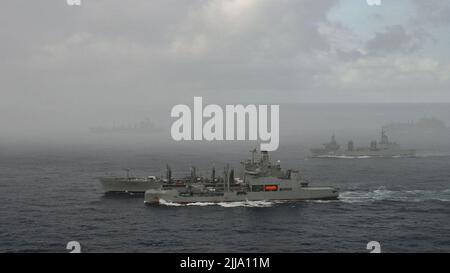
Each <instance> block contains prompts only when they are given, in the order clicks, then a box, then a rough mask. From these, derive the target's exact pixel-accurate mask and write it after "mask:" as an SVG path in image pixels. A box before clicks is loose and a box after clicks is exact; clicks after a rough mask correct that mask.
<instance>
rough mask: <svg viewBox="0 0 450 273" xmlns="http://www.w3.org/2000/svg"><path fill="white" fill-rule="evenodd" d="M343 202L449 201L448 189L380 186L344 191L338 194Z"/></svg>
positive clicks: (449, 193) (449, 190) (449, 192)
mask: <svg viewBox="0 0 450 273" xmlns="http://www.w3.org/2000/svg"><path fill="white" fill-rule="evenodd" d="M339 200H341V201H342V202H344V203H367V202H375V201H397V202H424V201H441V202H450V189H445V190H388V189H386V188H384V187H381V188H379V189H377V190H374V191H346V192H342V193H341V194H340V195H339Z"/></svg>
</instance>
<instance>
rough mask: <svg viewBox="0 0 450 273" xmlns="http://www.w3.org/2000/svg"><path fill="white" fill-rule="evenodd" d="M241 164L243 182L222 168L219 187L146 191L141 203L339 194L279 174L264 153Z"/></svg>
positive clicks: (283, 172)
mask: <svg viewBox="0 0 450 273" xmlns="http://www.w3.org/2000/svg"><path fill="white" fill-rule="evenodd" d="M255 153H256V150H253V151H252V159H249V160H247V161H244V162H241V164H242V165H243V167H244V178H243V179H235V177H234V170H233V169H231V171H230V170H229V168H228V167H227V168H225V170H224V176H223V177H226V178H227V179H223V180H222V181H221V183H216V184H215V185H206V184H203V183H200V184H197V185H194V184H190V185H186V187H185V188H184V189H182V190H180V189H163V188H161V189H150V190H147V191H146V192H145V203H148V204H158V203H162V202H163V201H165V202H171V203H179V204H187V203H198V202H207V203H221V202H240V201H299V200H331V199H337V198H338V196H339V194H338V190H337V189H336V188H332V187H310V186H309V183H308V181H306V180H305V179H304V178H303V177H302V176H301V174H300V172H299V171H294V170H282V169H281V166H280V164H279V163H277V164H273V163H272V162H271V161H270V159H269V154H268V152H266V151H261V155H260V158H259V159H258V160H255Z"/></svg>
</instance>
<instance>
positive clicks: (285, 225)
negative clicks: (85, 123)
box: [0, 150, 450, 252]
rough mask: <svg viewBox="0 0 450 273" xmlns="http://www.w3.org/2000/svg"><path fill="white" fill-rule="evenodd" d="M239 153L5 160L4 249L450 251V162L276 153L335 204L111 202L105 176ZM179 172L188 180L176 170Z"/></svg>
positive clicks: (184, 166)
mask: <svg viewBox="0 0 450 273" xmlns="http://www.w3.org/2000/svg"><path fill="white" fill-rule="evenodd" d="M245 152H246V151H243V152H242V153H232V152H226V153H225V152H224V153H220V152H219V153H218V152H203V153H199V152H194V151H190V152H175V151H171V152H167V151H142V152H116V153H115V152H92V151H91V152H86V153H83V152H81V151H78V152H76V153H69V152H60V153H55V152H52V153H45V152H44V153H42V152H41V153H22V154H14V155H0V173H1V176H0V206H1V210H0V251H1V252H68V250H66V244H67V242H69V241H78V242H80V244H81V246H82V251H83V252H368V250H366V245H367V243H368V242H369V241H378V242H380V244H381V250H382V251H383V252H450V157H449V156H435V155H432V154H429V155H424V156H418V157H415V158H391V159H379V158H327V159H306V158H305V157H304V156H302V155H296V153H295V150H294V151H292V150H290V151H289V152H288V151H285V152H278V153H275V154H274V157H275V158H281V160H282V161H281V162H282V165H283V166H286V167H299V168H300V169H301V170H302V172H303V173H304V175H305V176H307V177H308V179H309V180H310V181H311V185H317V186H321V185H327V186H334V187H338V188H339V189H340V192H341V193H340V198H339V200H337V201H309V202H308V201H306V202H298V203H280V202H270V201H261V202H236V203H223V204H209V203H199V204H188V205H183V206H179V205H175V204H170V203H166V204H163V205H160V206H154V205H145V204H144V202H143V196H142V195H117V194H113V195H110V194H106V195H105V194H104V193H103V191H102V188H101V186H100V184H99V183H98V181H97V180H96V177H98V176H102V175H105V174H107V173H114V174H117V175H123V174H124V173H123V171H122V170H123V168H126V167H131V168H133V171H134V173H135V174H136V175H149V174H156V175H160V174H162V173H163V172H164V167H165V163H166V162H168V163H170V164H171V166H172V169H174V170H176V171H175V175H183V174H187V173H188V168H189V166H191V165H197V166H198V167H199V169H201V170H203V171H204V172H205V174H207V173H208V171H209V168H210V167H211V166H212V164H214V165H215V166H216V167H217V168H220V167H221V166H223V164H225V163H226V162H234V164H233V165H234V166H235V167H238V166H239V164H238V162H239V161H240V160H242V159H245V158H246V157H248V155H247V154H246V153H245ZM177 172H178V173H177Z"/></svg>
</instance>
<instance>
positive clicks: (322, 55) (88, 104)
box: [0, 0, 450, 123]
mask: <svg viewBox="0 0 450 273" xmlns="http://www.w3.org/2000/svg"><path fill="white" fill-rule="evenodd" d="M449 26H450V1H448V0H426V1H424V0H383V4H382V5H381V6H379V7H376V6H368V5H367V3H366V1H365V0H345V1H344V0H341V1H339V0H292V1H289V0H276V1H275V0H271V1H269V0H182V1H181V0H82V5H81V6H80V7H74V6H69V5H67V4H66V1H65V0H40V1H29V0H4V1H2V3H1V8H0V39H1V43H0V92H1V99H0V107H1V110H0V113H1V116H0V121H2V122H3V123H5V122H8V121H11V120H13V121H14V122H19V121H20V120H21V119H24V118H28V119H32V118H33V117H37V116H41V117H48V118H51V117H53V118H54V116H63V117H64V116H67V117H71V116H73V115H76V113H80V112H83V113H89V114H87V115H86V116H89V115H91V114H93V113H95V112H96V111H97V112H101V111H102V110H104V109H109V110H111V109H114V108H121V109H122V110H123V109H132V108H133V107H136V105H140V106H141V107H142V106H144V107H145V106H146V105H149V106H150V105H151V104H155V103H161V102H162V103H168V104H177V103H180V102H183V103H188V102H189V103H191V102H192V97H193V96H194V95H202V96H204V97H205V100H206V101H209V102H211V103H212V102H214V103H220V102H235V103H239V102H242V103H252V102H254V103H258V102H261V101H264V102H272V103H279V102H280V103H282V102H299V103H303V102H450V78H449V77H450V56H449V55H450V49H449V45H450V28H449ZM105 111H106V110H105Z"/></svg>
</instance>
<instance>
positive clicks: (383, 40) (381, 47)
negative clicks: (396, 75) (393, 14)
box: [366, 25, 420, 54]
mask: <svg viewBox="0 0 450 273" xmlns="http://www.w3.org/2000/svg"><path fill="white" fill-rule="evenodd" d="M419 47H420V45H419V41H418V39H417V38H416V37H415V36H414V35H413V34H411V33H408V32H407V31H406V30H405V28H404V27H403V26H401V25H395V26H388V27H386V29H385V31H384V32H377V33H375V36H374V37H373V38H372V39H370V40H369V41H367V44H366V49H367V50H368V51H369V52H371V53H375V54H377V53H380V54H390V53H393V52H401V53H404V54H405V53H406V54H408V53H411V52H412V51H415V50H417V49H418V48H419Z"/></svg>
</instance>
